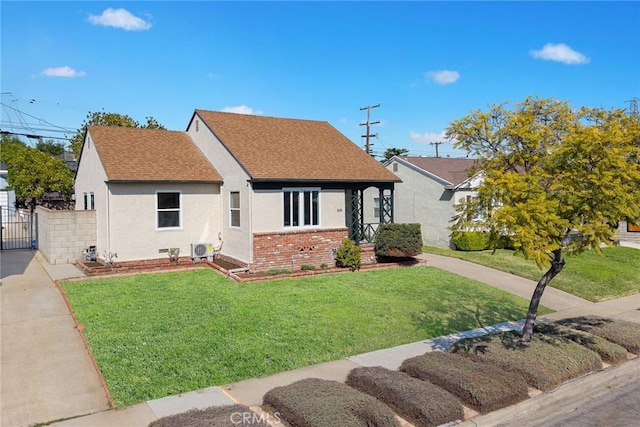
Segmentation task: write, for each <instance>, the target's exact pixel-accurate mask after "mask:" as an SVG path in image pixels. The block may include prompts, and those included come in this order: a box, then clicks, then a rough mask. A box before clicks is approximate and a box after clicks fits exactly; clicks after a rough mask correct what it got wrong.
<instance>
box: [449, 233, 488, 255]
mask: <svg viewBox="0 0 640 427" xmlns="http://www.w3.org/2000/svg"><path fill="white" fill-rule="evenodd" d="M451 241H452V242H453V244H454V245H456V250H458V251H483V250H485V249H487V248H488V247H489V233H484V232H482V231H456V232H454V233H453V235H452V236H451Z"/></svg>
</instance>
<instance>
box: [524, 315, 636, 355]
mask: <svg viewBox="0 0 640 427" xmlns="http://www.w3.org/2000/svg"><path fill="white" fill-rule="evenodd" d="M534 331H535V332H536V333H541V334H547V335H559V336H561V337H564V338H567V339H569V340H571V341H573V342H575V343H578V344H580V345H581V346H584V347H586V348H588V349H589V350H591V351H595V352H596V353H598V354H599V355H600V357H601V358H602V360H603V361H605V362H607V363H610V364H612V365H615V364H618V363H622V362H624V361H625V360H627V350H626V349H625V348H624V347H622V346H620V345H618V344H615V343H612V342H611V341H607V340H606V339H604V338H602V337H599V336H597V335H593V334H590V333H589V332H585V331H580V330H578V329H572V328H569V327H567V326H562V325H559V324H557V323H548V322H540V323H538V324H536V325H535V327H534Z"/></svg>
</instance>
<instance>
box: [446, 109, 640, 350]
mask: <svg viewBox="0 0 640 427" xmlns="http://www.w3.org/2000/svg"><path fill="white" fill-rule="evenodd" d="M446 133H447V136H448V137H450V138H452V139H453V140H454V141H455V142H454V145H455V146H456V147H457V148H462V149H465V150H467V151H468V152H469V153H470V154H473V155H474V156H476V157H477V158H478V159H479V160H480V162H479V164H481V165H482V169H483V171H484V180H483V181H482V183H481V184H479V187H478V188H477V197H476V198H473V199H472V200H471V201H469V202H468V203H466V205H465V206H464V209H462V210H460V211H459V212H460V213H459V214H458V215H457V216H456V217H454V219H453V226H452V227H451V228H452V230H454V231H465V230H476V231H486V232H488V233H489V242H490V244H493V245H494V246H493V247H496V246H497V242H498V240H499V239H501V238H503V236H505V235H506V236H508V237H509V238H510V239H511V240H512V243H513V246H514V249H515V251H516V252H517V253H521V254H523V255H524V256H525V258H531V257H533V258H535V261H536V263H537V265H538V267H539V268H540V269H541V270H543V269H546V268H548V269H547V270H546V272H545V273H544V274H543V276H542V278H541V279H540V281H539V282H538V284H537V286H536V288H535V291H534V292H533V295H532V297H531V302H530V304H529V310H528V312H527V318H526V321H525V325H524V329H523V332H522V340H523V341H529V340H530V339H531V337H532V335H533V327H534V324H535V320H536V316H537V312H538V306H539V304H540V300H541V298H542V294H543V292H544V290H545V287H546V286H547V285H548V284H549V283H550V282H551V280H552V279H553V278H554V277H555V276H556V275H557V274H558V273H560V272H561V271H562V268H563V267H564V265H565V259H564V254H565V253H567V254H579V253H581V252H583V251H585V250H588V249H592V250H594V251H596V252H597V253H598V254H602V251H601V245H602V244H605V245H611V244H612V241H613V239H614V238H615V232H616V227H617V224H618V222H619V221H621V220H625V219H627V220H638V219H640V191H639V189H640V162H639V161H638V159H640V146H639V144H638V141H639V140H640V139H639V137H640V126H639V120H638V117H634V116H630V115H626V114H625V112H624V111H623V110H619V109H612V110H604V109H599V108H587V107H583V108H580V109H573V108H571V107H570V106H569V104H568V103H567V102H561V101H558V100H554V99H541V98H538V97H529V98H527V99H525V100H524V101H522V102H520V103H517V104H514V105H513V106H512V108H509V104H508V102H506V103H503V104H495V105H492V106H490V107H489V108H488V110H487V111H479V110H473V111H472V112H471V114H469V115H468V116H466V117H463V118H461V119H459V120H456V121H454V122H452V123H451V124H450V126H449V128H448V129H447V132H446Z"/></svg>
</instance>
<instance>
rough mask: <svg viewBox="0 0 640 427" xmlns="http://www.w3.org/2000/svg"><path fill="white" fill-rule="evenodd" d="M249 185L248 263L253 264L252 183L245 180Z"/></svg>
mask: <svg viewBox="0 0 640 427" xmlns="http://www.w3.org/2000/svg"><path fill="white" fill-rule="evenodd" d="M247 187H249V264H250V265H251V264H253V261H254V260H253V183H252V182H251V181H249V180H247Z"/></svg>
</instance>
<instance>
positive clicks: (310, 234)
mask: <svg viewBox="0 0 640 427" xmlns="http://www.w3.org/2000/svg"><path fill="white" fill-rule="evenodd" d="M345 237H348V230H347V229H346V228H335V229H327V230H296V231H289V232H275V233H274V232H268V233H254V234H253V263H251V266H250V267H251V270H253V271H267V270H272V269H276V268H284V269H288V270H291V271H296V270H300V268H301V267H302V266H303V265H313V266H315V267H316V268H320V266H321V264H327V265H329V266H330V267H333V266H334V265H335V257H334V251H335V250H336V249H338V247H340V245H341V244H342V240H343V239H344V238H345Z"/></svg>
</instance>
